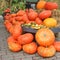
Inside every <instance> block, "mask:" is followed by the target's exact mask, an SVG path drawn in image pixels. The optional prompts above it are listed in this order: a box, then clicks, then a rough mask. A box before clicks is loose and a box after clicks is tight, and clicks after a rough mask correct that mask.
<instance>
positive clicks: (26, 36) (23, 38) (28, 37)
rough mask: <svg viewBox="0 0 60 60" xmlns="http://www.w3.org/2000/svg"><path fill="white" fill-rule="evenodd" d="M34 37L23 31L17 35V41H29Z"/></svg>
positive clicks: (24, 42)
mask: <svg viewBox="0 0 60 60" xmlns="http://www.w3.org/2000/svg"><path fill="white" fill-rule="evenodd" d="M33 39H34V36H33V35H32V34H31V33H25V34H23V35H20V36H19V37H18V42H19V43H20V44H22V45H24V44H28V43H31V42H32V41H33Z"/></svg>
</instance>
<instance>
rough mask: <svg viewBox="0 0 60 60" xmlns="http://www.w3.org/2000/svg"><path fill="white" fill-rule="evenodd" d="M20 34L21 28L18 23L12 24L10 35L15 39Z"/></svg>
mask: <svg viewBox="0 0 60 60" xmlns="http://www.w3.org/2000/svg"><path fill="white" fill-rule="evenodd" d="M21 34H22V28H21V26H20V24H16V25H15V26H14V29H13V33H12V35H13V37H14V38H15V39H17V38H18V36H20V35H21Z"/></svg>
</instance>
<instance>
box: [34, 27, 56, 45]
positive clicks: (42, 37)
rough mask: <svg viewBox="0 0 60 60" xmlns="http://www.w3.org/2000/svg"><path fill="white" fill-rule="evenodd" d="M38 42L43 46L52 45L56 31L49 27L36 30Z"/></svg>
mask: <svg viewBox="0 0 60 60" xmlns="http://www.w3.org/2000/svg"><path fill="white" fill-rule="evenodd" d="M35 38H36V42H37V43H38V44H39V45H41V46H50V45H51V44H53V43H54V41H55V35H54V33H53V32H52V31H51V30H50V29H48V28H41V29H39V30H38V31H37V32H36V35H35Z"/></svg>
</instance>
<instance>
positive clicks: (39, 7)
mask: <svg viewBox="0 0 60 60" xmlns="http://www.w3.org/2000/svg"><path fill="white" fill-rule="evenodd" d="M45 4H46V1H44V0H39V1H38V3H37V5H36V8H37V9H43V8H44V6H45Z"/></svg>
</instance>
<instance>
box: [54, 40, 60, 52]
mask: <svg viewBox="0 0 60 60" xmlns="http://www.w3.org/2000/svg"><path fill="white" fill-rule="evenodd" d="M54 47H55V49H56V51H58V52H60V41H56V42H54Z"/></svg>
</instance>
